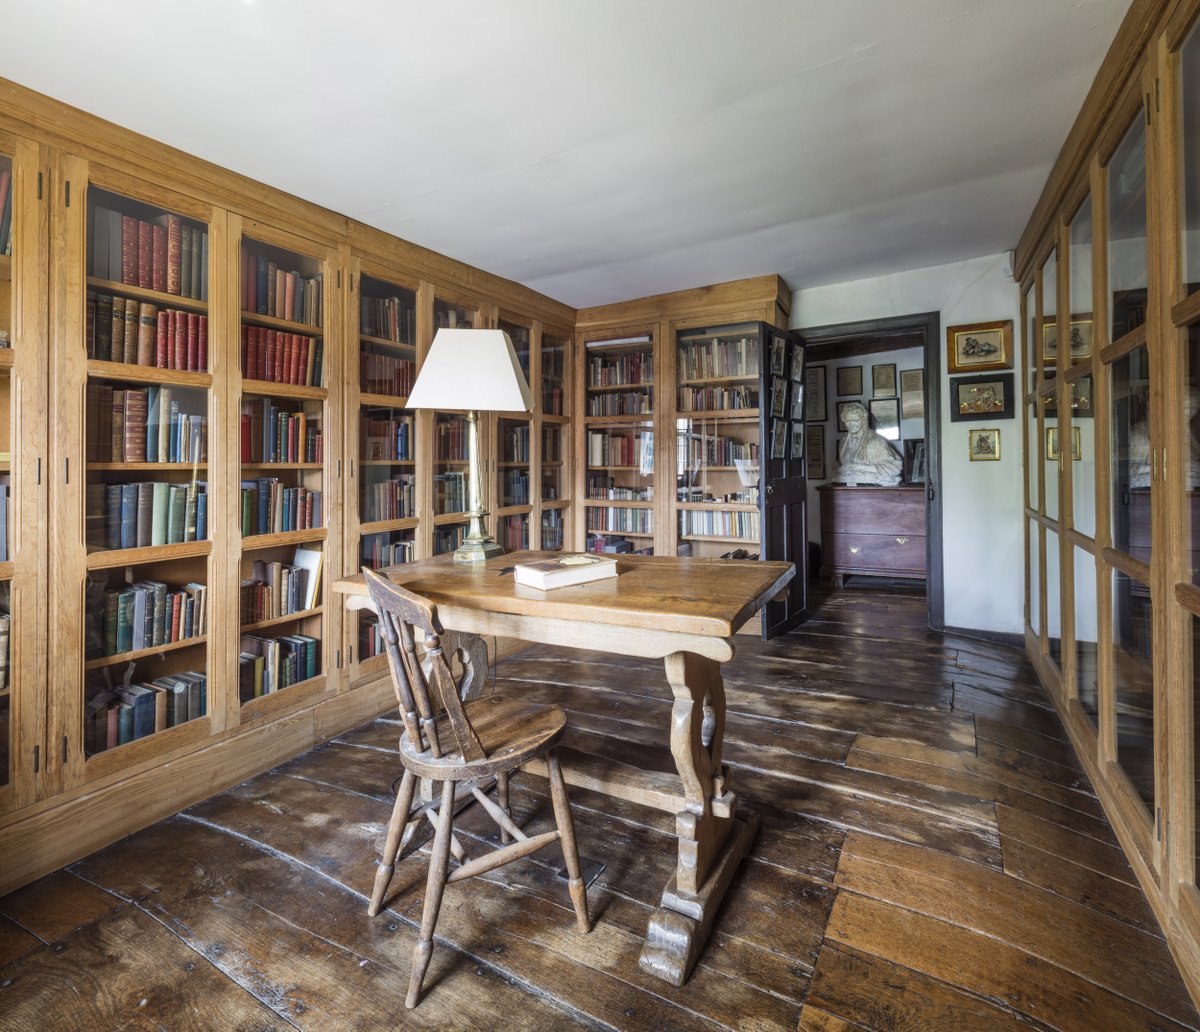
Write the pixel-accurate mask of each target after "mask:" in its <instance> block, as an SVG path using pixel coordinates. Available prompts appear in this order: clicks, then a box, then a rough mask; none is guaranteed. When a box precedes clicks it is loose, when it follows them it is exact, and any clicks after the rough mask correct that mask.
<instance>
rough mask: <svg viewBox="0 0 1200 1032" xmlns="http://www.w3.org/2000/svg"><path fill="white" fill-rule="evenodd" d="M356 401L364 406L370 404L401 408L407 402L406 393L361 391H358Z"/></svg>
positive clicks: (378, 406) (380, 406) (376, 406)
mask: <svg viewBox="0 0 1200 1032" xmlns="http://www.w3.org/2000/svg"><path fill="white" fill-rule="evenodd" d="M358 403H359V404H360V405H364V406H365V405H370V406H372V407H374V408H395V409H402V408H404V406H405V405H407V404H408V395H404V396H401V395H398V394H367V393H365V392H363V391H360V392H359V395H358Z"/></svg>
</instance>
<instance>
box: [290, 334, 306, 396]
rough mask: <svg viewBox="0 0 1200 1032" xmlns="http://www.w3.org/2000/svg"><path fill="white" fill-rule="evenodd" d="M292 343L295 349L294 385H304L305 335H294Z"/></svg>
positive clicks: (293, 361)
mask: <svg viewBox="0 0 1200 1032" xmlns="http://www.w3.org/2000/svg"><path fill="white" fill-rule="evenodd" d="M292 343H293V344H294V345H295V347H294V348H293V349H292V383H298V384H303V383H304V362H303V359H304V335H303V334H301V333H294V334H292Z"/></svg>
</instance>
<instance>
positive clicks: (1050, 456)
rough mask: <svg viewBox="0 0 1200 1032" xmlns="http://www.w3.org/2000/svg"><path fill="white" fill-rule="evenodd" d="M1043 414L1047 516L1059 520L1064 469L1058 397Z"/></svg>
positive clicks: (1043, 454)
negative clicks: (1059, 495)
mask: <svg viewBox="0 0 1200 1032" xmlns="http://www.w3.org/2000/svg"><path fill="white" fill-rule="evenodd" d="M1045 404H1046V408H1045V411H1044V412H1043V413H1042V469H1043V470H1044V471H1045V472H1044V479H1045V484H1046V508H1045V512H1046V515H1047V516H1049V517H1050V518H1051V519H1058V481H1059V471H1060V470H1061V469H1062V466H1061V462H1062V461H1063V460H1062V459H1061V458H1060V453H1061V452H1062V445H1063V441H1062V436H1063V435H1062V433H1061V431H1060V428H1059V425H1058V395H1057V394H1051V395H1050V396H1049V397H1048V398H1047V399H1046V403H1045Z"/></svg>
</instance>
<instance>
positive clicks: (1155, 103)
mask: <svg viewBox="0 0 1200 1032" xmlns="http://www.w3.org/2000/svg"><path fill="white" fill-rule="evenodd" d="M1154 110H1155V112H1158V111H1159V110H1161V109H1160V108H1159V106H1158V80H1157V79H1155V80H1154Z"/></svg>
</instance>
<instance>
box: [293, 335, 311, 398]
mask: <svg viewBox="0 0 1200 1032" xmlns="http://www.w3.org/2000/svg"><path fill="white" fill-rule="evenodd" d="M311 350H312V337H301V338H300V377H299V379H298V380H297V381H296V382H297V383H302V384H307V385H308V386H309V387H311V386H312V362H311V361H309V354H310V352H311Z"/></svg>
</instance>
